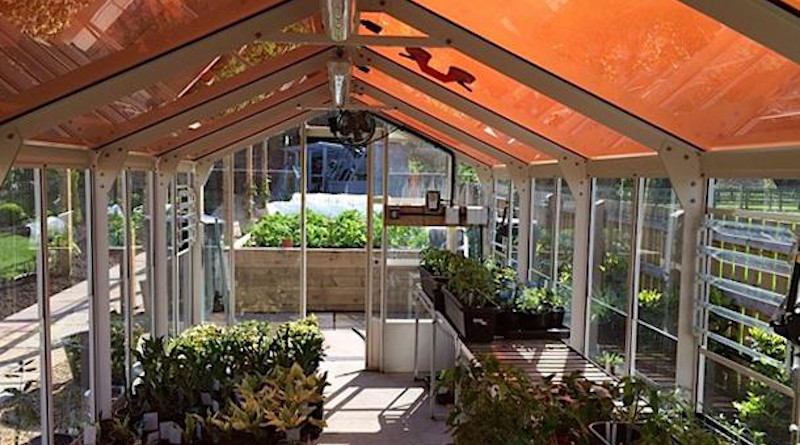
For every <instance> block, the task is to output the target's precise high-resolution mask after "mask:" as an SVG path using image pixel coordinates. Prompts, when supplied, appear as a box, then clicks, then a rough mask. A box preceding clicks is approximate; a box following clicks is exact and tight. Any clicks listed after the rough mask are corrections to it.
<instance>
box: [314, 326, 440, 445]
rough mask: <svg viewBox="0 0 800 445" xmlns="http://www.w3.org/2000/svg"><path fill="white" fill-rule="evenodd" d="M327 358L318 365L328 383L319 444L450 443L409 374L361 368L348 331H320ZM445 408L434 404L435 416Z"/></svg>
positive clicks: (358, 342)
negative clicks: (326, 373) (383, 372)
mask: <svg viewBox="0 0 800 445" xmlns="http://www.w3.org/2000/svg"><path fill="white" fill-rule="evenodd" d="M325 337H326V343H327V348H328V357H327V359H326V362H325V364H324V365H323V369H324V370H325V371H327V372H328V381H329V382H330V383H331V386H330V387H329V388H328V391H327V392H326V393H327V395H326V403H325V408H326V416H325V417H326V420H327V423H328V427H327V428H326V429H325V432H324V433H323V435H322V437H321V438H320V440H319V442H318V444H320V445H334V444H341V445H344V444H347V445H362V444H413V445H443V444H449V443H451V442H452V439H451V438H450V435H449V434H447V431H446V426H445V424H444V422H443V421H441V420H439V421H434V420H432V419H431V417H430V410H429V405H428V398H427V390H426V389H425V388H424V387H423V386H422V385H421V384H420V383H418V382H414V380H413V378H412V376H411V374H381V373H377V372H369V371H365V370H364V360H363V353H361V351H363V348H364V346H363V345H364V343H363V340H362V339H361V338H360V337H358V335H357V334H355V333H354V332H352V331H349V332H348V331H347V330H341V329H338V330H336V331H332V330H326V331H325ZM445 415H446V411H445V409H444V408H443V407H438V409H437V411H436V416H437V418H443V417H444V416H445Z"/></svg>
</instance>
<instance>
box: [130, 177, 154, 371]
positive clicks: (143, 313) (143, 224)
mask: <svg viewBox="0 0 800 445" xmlns="http://www.w3.org/2000/svg"><path fill="white" fill-rule="evenodd" d="M126 176H127V181H128V182H127V184H128V185H127V187H128V190H129V192H128V196H129V197H130V199H129V201H128V215H130V217H131V232H132V233H131V242H130V243H129V244H130V252H129V258H130V261H131V270H132V277H131V282H130V286H131V304H130V308H129V316H130V317H131V318H130V336H129V345H130V347H131V348H133V349H138V348H139V347H140V346H141V341H142V339H144V338H146V337H148V336H149V333H150V332H151V329H152V320H153V318H152V317H153V312H152V308H153V296H152V295H153V293H152V287H151V286H152V270H151V268H150V264H152V262H151V259H150V258H151V257H150V255H151V254H152V250H151V249H150V219H151V209H152V206H151V204H150V199H151V197H150V190H151V189H150V183H151V181H152V173H150V172H144V171H128V172H127V173H126ZM131 358H132V356H131ZM131 367H132V370H131V371H132V373H131V378H132V379H135V378H136V377H137V375H138V373H139V372H140V371H141V367H140V366H138V365H137V364H136V363H134V362H133V360H131Z"/></svg>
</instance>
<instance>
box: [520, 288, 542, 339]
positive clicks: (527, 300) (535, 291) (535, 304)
mask: <svg viewBox="0 0 800 445" xmlns="http://www.w3.org/2000/svg"><path fill="white" fill-rule="evenodd" d="M544 297H545V288H536V287H529V288H527V289H525V290H524V291H523V292H522V296H521V297H520V299H519V300H518V301H517V305H516V308H515V310H516V312H517V314H518V318H519V327H520V329H522V330H524V331H539V330H542V329H546V328H547V320H546V317H545V298H544Z"/></svg>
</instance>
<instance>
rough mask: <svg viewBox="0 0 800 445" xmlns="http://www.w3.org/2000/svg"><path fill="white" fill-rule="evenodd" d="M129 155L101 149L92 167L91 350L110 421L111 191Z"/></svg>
mask: <svg viewBox="0 0 800 445" xmlns="http://www.w3.org/2000/svg"><path fill="white" fill-rule="evenodd" d="M127 155H128V152H127V150H124V149H123V148H122V147H112V148H108V149H104V150H100V151H99V152H98V153H97V154H96V156H95V159H94V162H93V164H92V169H91V174H90V178H91V180H90V183H91V188H90V189H89V190H88V192H89V193H90V195H89V198H90V199H89V200H88V202H89V216H90V224H89V245H90V250H89V262H90V264H89V267H90V268H91V271H90V276H91V283H90V284H91V299H90V301H89V308H90V311H89V313H90V319H91V327H92V329H91V333H92V339H93V341H92V346H93V347H92V348H91V349H90V351H91V352H90V357H91V360H90V363H91V370H92V372H91V374H92V382H93V389H94V393H93V394H94V403H95V404H94V407H95V412H94V414H95V418H96V419H109V418H111V415H112V409H111V315H110V311H111V304H110V295H109V294H110V283H109V275H108V268H109V266H108V265H109V262H110V259H109V255H108V191H109V190H110V189H111V187H113V185H114V181H115V180H116V179H117V177H118V176H119V173H120V171H121V170H122V167H123V165H125V159H126V158H127Z"/></svg>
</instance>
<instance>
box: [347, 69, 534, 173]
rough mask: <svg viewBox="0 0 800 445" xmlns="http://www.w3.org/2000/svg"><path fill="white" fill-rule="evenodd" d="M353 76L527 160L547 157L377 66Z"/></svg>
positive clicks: (522, 159)
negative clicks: (383, 71)
mask: <svg viewBox="0 0 800 445" xmlns="http://www.w3.org/2000/svg"><path fill="white" fill-rule="evenodd" d="M353 74H354V75H355V77H356V78H358V79H361V80H363V81H364V82H366V83H368V84H370V85H372V86H374V87H376V88H378V89H380V90H382V91H384V92H385V93H387V94H390V95H392V96H394V97H395V98H398V99H399V100H402V101H403V102H405V103H407V104H409V105H411V106H413V107H415V108H417V109H419V110H421V111H424V112H425V113H428V114H429V115H431V116H433V117H435V118H437V119H439V120H441V121H443V122H446V123H447V124H449V125H451V126H453V127H456V128H458V129H459V130H461V131H464V132H466V133H468V134H470V135H472V136H473V137H475V138H477V139H480V140H481V141H483V142H485V143H487V144H489V145H492V146H493V147H495V148H497V149H499V150H502V151H504V152H506V153H508V154H510V155H511V156H514V157H515V158H517V159H519V160H521V161H524V162H526V163H530V162H534V161H541V160H547V159H550V158H549V157H548V156H545V155H543V154H541V153H539V152H538V151H536V150H535V149H534V148H532V147H529V146H527V145H525V144H523V143H521V142H519V141H518V140H516V139H514V138H511V137H509V136H507V135H505V134H503V133H501V132H499V131H497V130H495V129H493V128H491V127H489V126H487V125H485V124H483V123H482V122H480V121H478V120H476V119H473V118H471V117H469V116H467V115H466V114H464V113H462V112H460V111H458V110H456V109H454V108H451V107H449V106H447V105H445V104H443V103H441V102H439V101H438V100H436V99H434V98H432V97H430V96H428V95H426V94H424V93H422V92H421V91H419V90H416V89H414V88H413V87H411V86H409V85H406V84H404V83H402V82H399V81H397V80H395V79H394V78H393V77H390V76H388V75H386V74H385V73H382V72H381V71H379V70H377V69H371V70H370V71H369V73H364V72H362V71H359V70H354V72H353Z"/></svg>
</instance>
